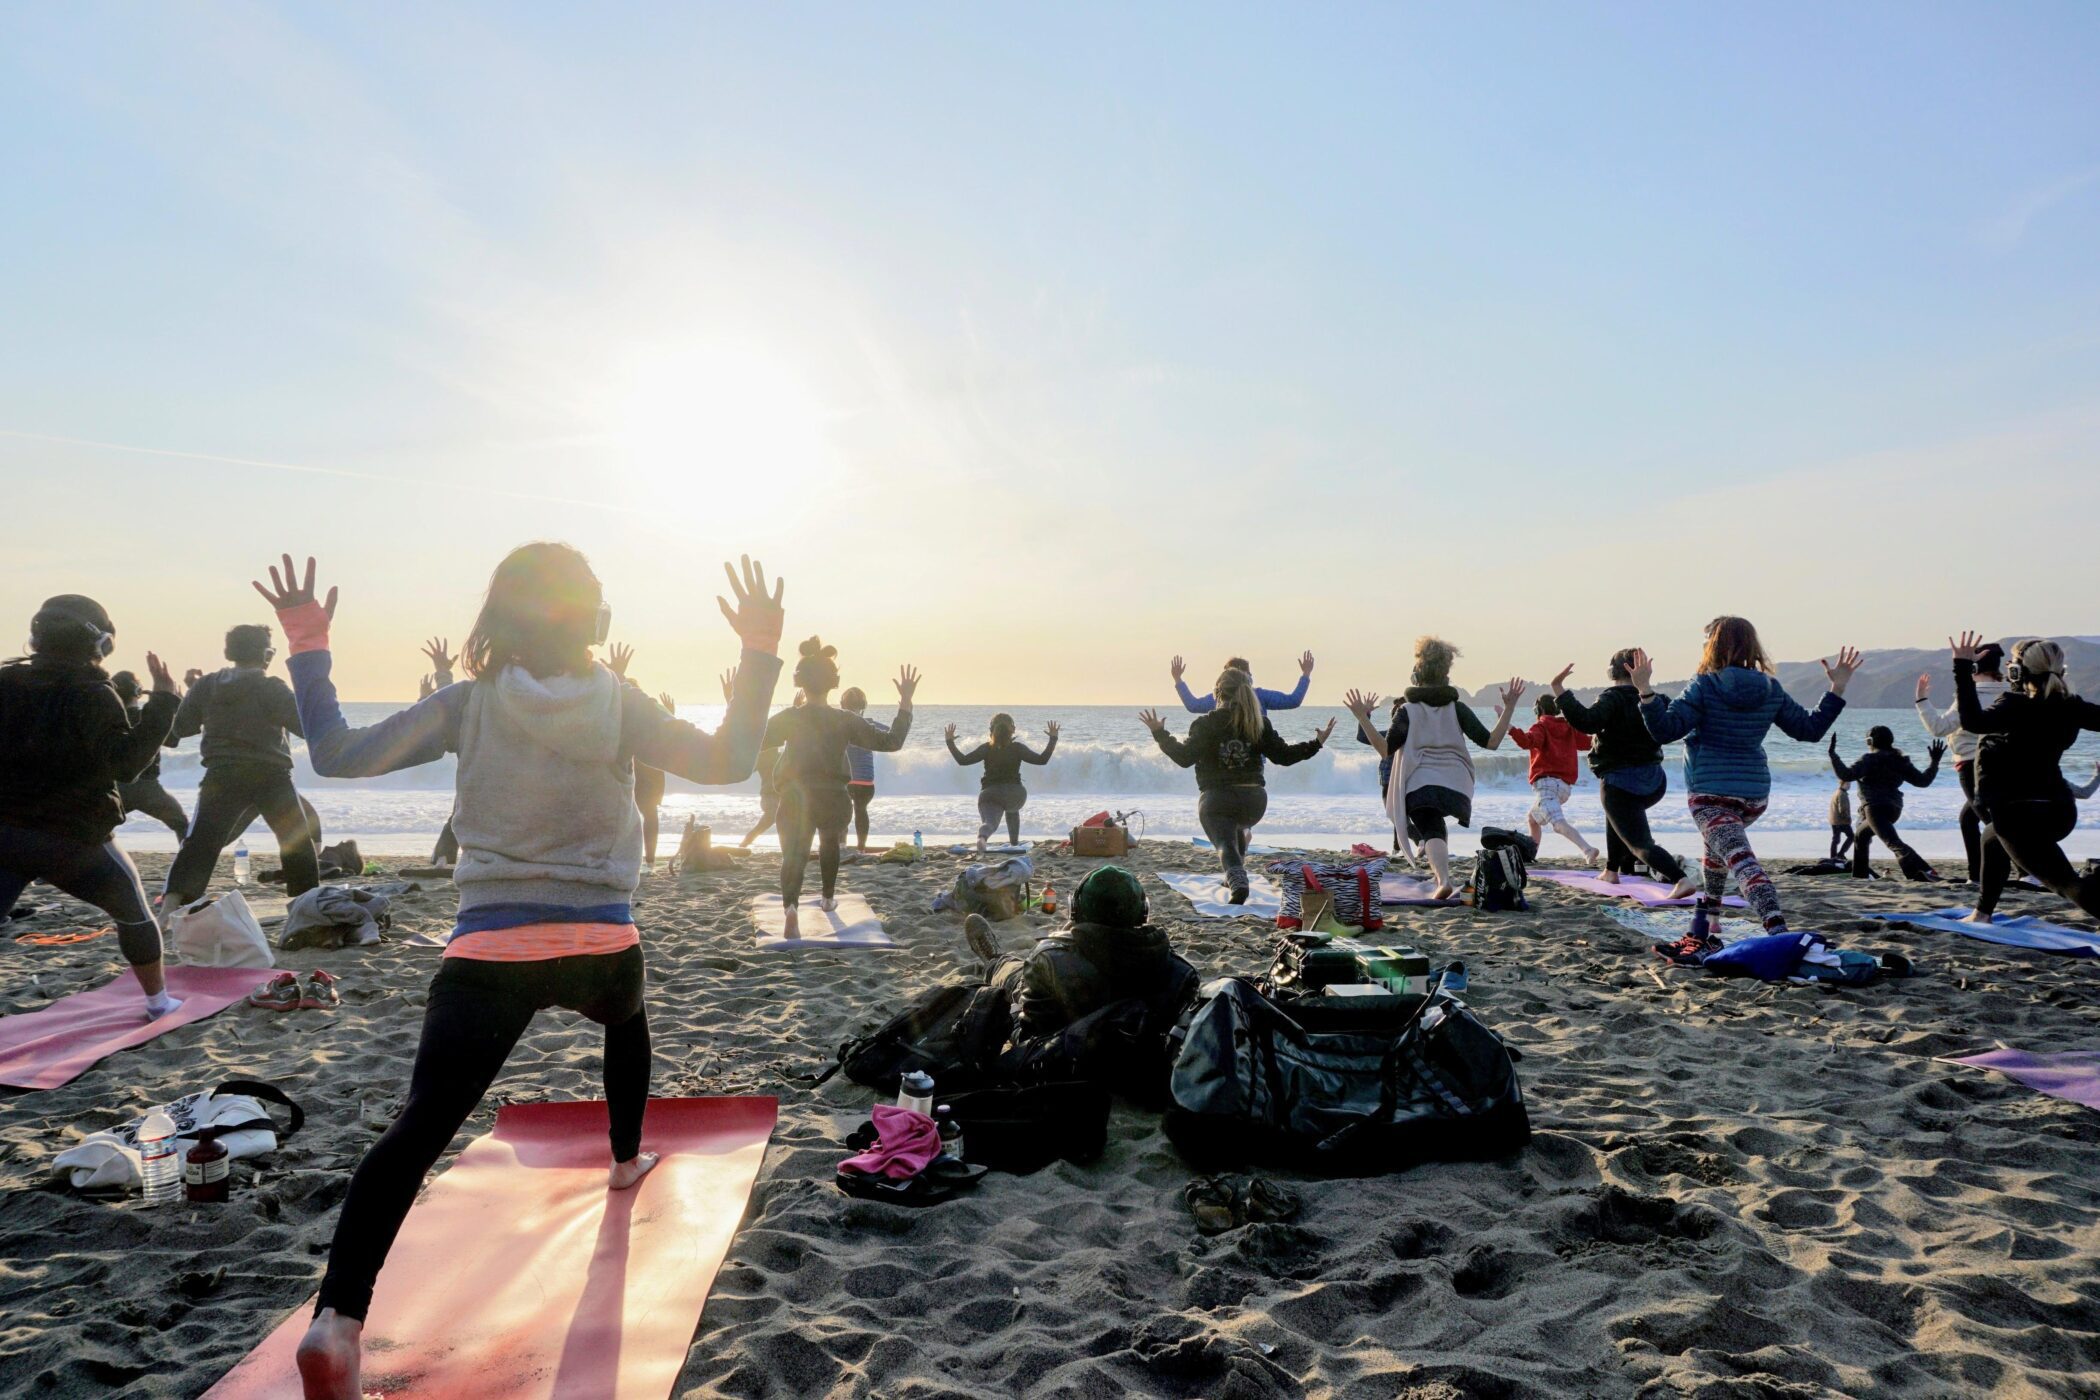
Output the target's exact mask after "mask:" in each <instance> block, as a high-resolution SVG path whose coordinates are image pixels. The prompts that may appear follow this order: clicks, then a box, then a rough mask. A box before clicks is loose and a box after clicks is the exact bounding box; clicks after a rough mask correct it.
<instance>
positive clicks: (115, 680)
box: [109, 671, 190, 841]
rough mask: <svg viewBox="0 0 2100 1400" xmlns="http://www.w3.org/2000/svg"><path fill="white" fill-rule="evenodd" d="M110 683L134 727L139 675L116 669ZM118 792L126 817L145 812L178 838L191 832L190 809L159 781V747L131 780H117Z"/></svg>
mask: <svg viewBox="0 0 2100 1400" xmlns="http://www.w3.org/2000/svg"><path fill="white" fill-rule="evenodd" d="M109 686H110V689H112V690H114V691H116V692H117V698H118V699H119V700H122V701H123V702H124V708H125V709H126V710H128V711H130V713H131V723H132V725H133V726H134V727H136V726H137V724H138V722H139V711H140V710H142V709H144V708H145V705H146V691H145V687H143V686H141V685H140V684H139V678H138V677H137V676H135V675H133V674H132V673H131V672H129V671H119V672H117V673H116V674H115V675H114V676H111V677H110V678H109ZM117 796H118V797H119V798H120V799H122V801H123V803H124V815H125V816H127V817H128V816H130V815H131V814H132V813H133V812H144V813H145V814H146V815H147V816H149V817H151V818H153V820H155V821H157V822H159V823H160V824H161V825H162V826H164V827H166V828H167V829H168V830H170V831H172V832H174V833H175V839H176V840H177V841H180V840H182V838H183V837H185V836H187V835H189V834H190V817H189V813H187V812H185V811H183V810H182V804H181V803H180V802H177V801H176V800H175V795H174V794H173V793H171V792H169V791H168V790H167V789H166V788H164V787H162V786H161V785H160V750H159V749H158V748H156V749H155V750H154V751H153V761H152V762H151V763H149V764H147V765H146V768H145V771H144V772H142V773H140V774H139V775H138V777H137V778H136V779H134V780H133V781H131V782H128V783H118V784H117Z"/></svg>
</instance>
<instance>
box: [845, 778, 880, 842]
mask: <svg viewBox="0 0 2100 1400" xmlns="http://www.w3.org/2000/svg"><path fill="white" fill-rule="evenodd" d="M846 795H847V796H848V797H850V798H852V799H853V844H854V845H855V846H858V847H859V848H860V849H861V850H863V851H865V850H866V849H868V804H869V803H870V802H873V801H874V800H875V784H873V783H849V784H847V785H846Z"/></svg>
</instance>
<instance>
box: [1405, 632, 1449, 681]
mask: <svg viewBox="0 0 2100 1400" xmlns="http://www.w3.org/2000/svg"><path fill="white" fill-rule="evenodd" d="M1458 657H1459V650H1458V648H1457V647H1455V646H1453V645H1451V643H1449V642H1447V641H1445V640H1444V639H1443V638H1442V637H1417V638H1415V670H1414V683H1415V684H1416V685H1449V684H1451V663H1452V662H1454V661H1456V660H1458Z"/></svg>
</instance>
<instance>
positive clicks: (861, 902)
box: [751, 890, 897, 951]
mask: <svg viewBox="0 0 2100 1400" xmlns="http://www.w3.org/2000/svg"><path fill="white" fill-rule="evenodd" d="M838 906H839V907H838V908H836V909H834V910H832V911H831V912H830V913H829V914H827V913H825V912H824V911H823V910H822V909H819V908H818V907H817V901H816V897H815V896H814V895H804V896H803V897H802V902H801V903H799V904H797V905H796V906H795V908H796V910H797V911H798V912H799V913H800V915H801V924H802V936H801V937H800V938H787V937H784V936H783V935H782V933H781V930H782V929H783V928H785V927H786V926H787V917H786V913H785V911H784V910H783V909H782V908H781V904H780V896H779V895H777V894H762V895H759V896H757V897H756V898H754V899H753V900H752V901H751V921H752V922H753V923H755V924H756V925H758V946H759V947H760V948H761V949H762V950H766V951H773V950H776V949H793V948H895V947H896V946H897V945H896V943H895V942H894V941H893V940H892V939H891V938H890V936H889V934H887V933H885V932H884V931H883V928H882V920H880V919H878V918H876V917H875V911H874V910H873V909H870V908H869V907H868V901H866V900H865V899H862V898H861V897H860V896H859V895H857V894H854V893H853V892H851V891H850V890H840V891H839V896H838Z"/></svg>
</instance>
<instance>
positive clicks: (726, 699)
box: [722, 666, 737, 705]
mask: <svg viewBox="0 0 2100 1400" xmlns="http://www.w3.org/2000/svg"><path fill="white" fill-rule="evenodd" d="M736 672H737V668H736V667H734V666H732V667H730V668H729V669H728V670H726V671H724V672H723V673H722V703H723V704H725V705H728V704H733V703H735V701H736Z"/></svg>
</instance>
